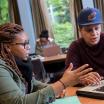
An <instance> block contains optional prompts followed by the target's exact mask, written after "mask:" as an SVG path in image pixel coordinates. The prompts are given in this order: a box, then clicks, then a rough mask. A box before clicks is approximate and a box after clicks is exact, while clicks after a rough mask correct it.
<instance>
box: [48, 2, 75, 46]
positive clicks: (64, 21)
mask: <svg viewBox="0 0 104 104" xmlns="http://www.w3.org/2000/svg"><path fill="white" fill-rule="evenodd" d="M46 2H47V5H48V10H49V15H50V17H51V20H52V28H53V33H54V37H55V42H56V43H57V44H59V45H60V46H61V47H68V46H69V44H70V43H71V42H72V41H73V39H74V32H73V27H72V23H71V20H70V12H69V0H46Z"/></svg>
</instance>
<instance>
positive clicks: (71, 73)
mask: <svg viewBox="0 0 104 104" xmlns="http://www.w3.org/2000/svg"><path fill="white" fill-rule="evenodd" d="M88 66H89V65H88V64H84V65H82V66H81V67H79V68H77V69H75V70H72V69H73V64H72V63H71V64H70V65H69V67H68V68H67V70H66V71H65V72H64V74H63V77H62V78H61V79H60V80H61V81H62V82H63V83H64V84H65V86H66V87H68V86H73V85H75V84H77V83H79V81H80V80H79V79H80V77H82V76H84V75H86V74H88V72H90V71H92V70H93V69H92V68H88Z"/></svg>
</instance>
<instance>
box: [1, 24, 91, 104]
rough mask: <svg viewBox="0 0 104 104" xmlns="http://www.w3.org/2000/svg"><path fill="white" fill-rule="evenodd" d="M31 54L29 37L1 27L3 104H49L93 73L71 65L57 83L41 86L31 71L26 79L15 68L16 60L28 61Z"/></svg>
mask: <svg viewBox="0 0 104 104" xmlns="http://www.w3.org/2000/svg"><path fill="white" fill-rule="evenodd" d="M29 51H30V45H29V39H28V36H27V34H26V32H25V31H24V30H23V28H22V27H21V26H20V25H17V24H14V23H6V24H3V25H0V83H1V85H0V104H48V103H50V102H53V101H54V100H55V97H56V96H57V95H58V94H60V93H61V92H62V91H63V89H65V88H66V87H68V86H72V85H74V84H76V83H78V82H79V78H80V77H82V76H83V75H86V74H87V73H88V72H89V71H92V68H89V67H88V66H89V65H88V64H85V65H83V66H81V67H79V68H77V69H76V70H73V71H72V69H73V64H72V63H71V64H70V65H69V67H68V68H67V70H66V71H65V73H64V74H63V76H62V77H61V78H60V80H58V81H57V82H55V83H52V84H45V83H41V82H39V81H37V80H35V78H34V77H33V76H32V72H31V70H30V72H29V73H30V75H31V77H29V78H26V77H25V76H24V75H23V72H22V71H21V70H20V69H19V67H18V66H17V64H16V59H19V60H23V61H27V60H28V59H29ZM24 71H25V70H24ZM27 79H28V80H27ZM28 82H29V83H28ZM29 84H31V85H30V86H29ZM28 87H29V88H28Z"/></svg>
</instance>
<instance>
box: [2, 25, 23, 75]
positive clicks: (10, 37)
mask: <svg viewBox="0 0 104 104" xmlns="http://www.w3.org/2000/svg"><path fill="white" fill-rule="evenodd" d="M23 31H24V30H23V28H22V27H21V26H20V25H17V24H14V23H6V24H3V25H1V26H0V59H2V60H4V61H5V62H6V64H7V65H9V66H10V67H11V68H12V69H13V70H15V72H16V73H17V74H18V75H19V76H21V72H20V71H19V69H18V67H17V65H16V62H15V58H14V56H13V54H12V53H11V52H10V50H9V49H8V47H7V44H8V43H12V42H13V41H14V40H15V38H16V34H19V33H21V32H23Z"/></svg>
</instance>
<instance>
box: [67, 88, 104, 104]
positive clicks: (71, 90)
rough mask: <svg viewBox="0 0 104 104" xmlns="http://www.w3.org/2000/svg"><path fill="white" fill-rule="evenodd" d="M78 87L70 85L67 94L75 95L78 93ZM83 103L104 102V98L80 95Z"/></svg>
mask: <svg viewBox="0 0 104 104" xmlns="http://www.w3.org/2000/svg"><path fill="white" fill-rule="evenodd" d="M77 89H78V87H69V88H67V89H66V96H74V95H76V90H77ZM78 98H79V100H80V102H81V104H104V100H99V99H93V98H87V97H80V96H78Z"/></svg>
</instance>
